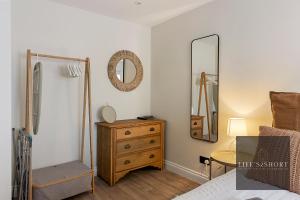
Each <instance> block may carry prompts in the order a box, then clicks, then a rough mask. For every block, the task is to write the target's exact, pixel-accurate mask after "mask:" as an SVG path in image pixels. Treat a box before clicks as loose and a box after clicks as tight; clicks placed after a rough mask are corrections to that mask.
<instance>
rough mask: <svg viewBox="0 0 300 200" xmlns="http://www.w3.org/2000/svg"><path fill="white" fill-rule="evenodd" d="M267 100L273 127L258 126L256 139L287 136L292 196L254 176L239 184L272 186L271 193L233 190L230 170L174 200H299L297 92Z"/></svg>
mask: <svg viewBox="0 0 300 200" xmlns="http://www.w3.org/2000/svg"><path fill="white" fill-rule="evenodd" d="M270 100H271V109H272V114H273V128H270V127H260V134H259V136H289V137H290V140H289V141H290V145H291V146H289V149H290V155H289V156H290V158H291V160H290V161H291V162H290V178H291V179H290V188H289V190H290V191H294V192H295V193H293V192H290V191H288V190H284V189H279V188H276V187H275V186H271V185H268V184H265V183H262V182H259V181H255V180H259V178H257V177H256V178H255V180H254V179H249V178H245V177H244V176H242V182H245V183H251V184H254V185H255V186H259V187H258V188H269V187H272V189H273V188H274V190H236V174H237V171H236V170H235V169H233V170H232V171H230V172H228V173H227V174H224V175H222V176H219V177H217V178H215V179H213V180H211V181H208V182H207V183H205V184H203V185H201V186H199V187H198V188H196V189H194V190H192V191H190V192H188V193H185V194H182V195H180V196H177V197H176V198H174V200H260V199H262V200H300V176H299V174H300V133H299V132H300V93H285V92H270ZM271 129H273V130H271ZM271 146H272V145H271ZM280 147H281V146H280ZM257 148H258V147H257ZM272 177H275V176H272ZM260 178H261V177H260ZM264 182H265V181H264ZM266 183H270V182H266ZM271 183H273V182H271Z"/></svg>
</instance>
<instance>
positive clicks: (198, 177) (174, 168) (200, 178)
mask: <svg viewBox="0 0 300 200" xmlns="http://www.w3.org/2000/svg"><path fill="white" fill-rule="evenodd" d="M165 166H166V169H167V170H169V171H171V172H174V173H175V174H178V175H181V176H183V177H185V178H187V179H190V180H192V181H195V182H197V183H200V184H203V183H205V182H207V181H208V177H207V176H205V175H204V174H202V173H200V172H197V171H195V170H192V169H189V168H186V167H184V166H182V165H179V164H177V163H174V162H171V161H168V160H165Z"/></svg>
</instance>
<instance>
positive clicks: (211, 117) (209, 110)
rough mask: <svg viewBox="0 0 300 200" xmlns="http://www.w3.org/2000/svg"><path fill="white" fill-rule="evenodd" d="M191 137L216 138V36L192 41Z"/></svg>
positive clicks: (217, 59) (217, 112) (217, 76)
mask: <svg viewBox="0 0 300 200" xmlns="http://www.w3.org/2000/svg"><path fill="white" fill-rule="evenodd" d="M191 46H192V47H191V50H192V61H191V65H192V66H191V68H192V76H191V115H190V118H191V119H190V122H191V133H190V134H191V137H192V138H195V139H199V140H204V141H208V142H217V141H218V116H219V36H218V35H216V34H214V35H209V36H206V37H202V38H198V39H195V40H193V41H192V45H191Z"/></svg>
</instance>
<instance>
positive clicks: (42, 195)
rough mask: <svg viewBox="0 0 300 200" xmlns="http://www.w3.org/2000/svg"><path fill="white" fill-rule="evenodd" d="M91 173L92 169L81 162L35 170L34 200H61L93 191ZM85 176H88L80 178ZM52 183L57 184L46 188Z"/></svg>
mask: <svg viewBox="0 0 300 200" xmlns="http://www.w3.org/2000/svg"><path fill="white" fill-rule="evenodd" d="M90 171H91V170H90V168H89V167H87V166H86V165H84V164H83V163H81V162H80V161H72V162H68V163H63V164H60V165H55V166H51V167H45V168H41V169H35V170H33V171H32V182H33V199H34V200H59V199H64V198H68V197H71V196H74V195H77V194H80V193H83V192H87V191H90V190H91V189H92V187H91V182H92V177H91V175H90V174H88V173H89V172H90ZM83 174H86V175H85V176H81V177H79V176H80V175H83ZM73 178H74V179H73ZM71 179H72V180H71ZM61 180H69V181H61ZM51 182H52V183H55V184H51V185H49V186H46V185H47V184H48V183H51ZM44 186H45V187H44Z"/></svg>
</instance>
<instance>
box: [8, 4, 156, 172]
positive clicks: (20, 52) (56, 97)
mask: <svg viewBox="0 0 300 200" xmlns="http://www.w3.org/2000/svg"><path fill="white" fill-rule="evenodd" d="M12 12H13V13H12V21H13V27H12V30H13V34H12V40H13V50H12V56H13V59H12V62H13V63H12V64H13V82H12V87H13V94H12V96H13V105H14V106H13V126H14V127H16V128H20V127H22V126H24V111H25V104H24V103H25V64H26V57H25V53H26V49H28V48H30V49H32V51H35V52H36V51H38V52H42V53H49V54H55V55H65V56H74V57H83V58H85V57H86V56H89V57H90V58H91V72H92V93H93V94H92V95H93V98H92V101H93V106H92V110H93V116H94V120H95V121H99V117H98V111H99V108H100V107H101V106H103V105H105V104H106V103H109V104H110V105H111V106H113V107H114V108H115V109H116V111H117V115H118V119H128V118H136V117H137V116H138V115H145V114H149V113H150V75H151V71H150V33H151V32H150V28H148V27H144V26H140V25H137V24H133V23H130V22H127V21H122V20H117V19H113V18H109V17H105V16H101V15H97V14H94V13H90V12H87V11H84V10H80V9H77V8H72V7H68V6H64V5H61V4H57V3H54V2H51V1H46V0H26V1H19V0H13V4H12ZM121 49H128V50H131V51H133V52H135V53H136V54H137V55H138V56H139V57H140V59H141V61H142V63H143V65H144V66H143V67H144V78H143V81H142V83H141V85H140V86H139V87H138V88H137V89H135V90H134V91H132V92H129V93H125V92H120V91H118V90H117V89H115V88H114V87H113V85H112V84H111V83H110V81H109V79H108V77H107V65H108V61H109V59H110V57H111V56H112V55H113V54H114V53H115V52H116V51H118V50H121ZM40 60H41V59H40ZM35 62H36V59H35V58H34V59H33V64H34V63H35ZM42 64H43V66H44V71H43V79H44V80H43V92H42V111H41V123H40V131H39V134H38V136H34V138H33V167H34V168H39V167H44V166H48V165H52V164H58V163H62V162H67V161H70V160H74V159H78V158H79V147H80V140H79V135H80V127H81V115H82V98H83V94H82V91H83V88H82V86H83V84H82V83H83V82H82V81H83V80H82V79H68V78H65V77H64V76H63V72H62V70H63V69H64V66H66V65H67V64H77V63H70V62H60V61H59V62H57V61H53V60H42ZM95 141H96V127H95ZM94 147H95V149H96V142H95V145H94ZM87 148H89V146H87ZM87 152H89V151H87ZM95 154H96V151H95ZM95 159H96V155H95ZM87 160H89V157H87ZM95 165H96V162H95Z"/></svg>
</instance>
